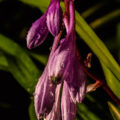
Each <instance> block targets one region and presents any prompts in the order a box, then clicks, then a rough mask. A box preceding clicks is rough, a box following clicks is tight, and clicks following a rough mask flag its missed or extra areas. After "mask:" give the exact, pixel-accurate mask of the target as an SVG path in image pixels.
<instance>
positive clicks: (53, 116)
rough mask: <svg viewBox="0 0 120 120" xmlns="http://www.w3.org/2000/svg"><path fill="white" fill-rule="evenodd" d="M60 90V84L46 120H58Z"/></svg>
mask: <svg viewBox="0 0 120 120" xmlns="http://www.w3.org/2000/svg"><path fill="white" fill-rule="evenodd" d="M60 89H61V84H58V85H57V88H56V92H55V103H54V105H53V108H52V110H51V112H50V113H49V115H48V116H47V117H46V120H60Z"/></svg>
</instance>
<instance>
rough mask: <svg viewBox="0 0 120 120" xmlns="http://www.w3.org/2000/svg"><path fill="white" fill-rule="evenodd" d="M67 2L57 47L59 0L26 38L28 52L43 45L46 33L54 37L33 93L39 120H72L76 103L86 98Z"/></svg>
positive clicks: (71, 4) (71, 12) (71, 3)
mask: <svg viewBox="0 0 120 120" xmlns="http://www.w3.org/2000/svg"><path fill="white" fill-rule="evenodd" d="M68 1H69V20H63V21H64V24H65V27H66V36H65V38H63V39H62V40H60V45H59V46H58V47H55V46H57V45H56V44H57V42H56V41H58V38H59V37H57V36H58V35H59V32H60V30H61V27H60V26H61V22H62V10H61V8H60V0H51V3H50V5H49V7H48V9H47V11H46V12H45V13H44V15H43V16H42V17H40V18H39V19H38V20H37V21H35V22H34V23H33V25H32V27H31V28H30V30H29V32H28V35H27V46H28V48H29V49H31V48H35V47H37V46H39V45H40V44H41V43H43V42H44V40H45V39H46V37H47V35H48V33H49V32H50V33H51V34H52V35H53V36H54V37H55V39H54V42H53V47H52V51H51V54H50V56H49V59H48V63H47V65H46V67H45V69H44V72H43V74H42V75H41V77H40V79H39V81H38V83H37V85H36V88H35V92H34V106H35V112H36V116H37V119H38V120H40V119H45V120H60V119H62V120H74V119H75V116H76V102H82V100H83V98H84V96H85V92H86V85H85V74H84V71H83V67H82V65H81V63H80V62H79V60H78V57H77V55H76V40H75V11H74V1H73V0H68ZM63 19H64V18H63ZM66 21H67V23H66ZM60 109H61V110H60Z"/></svg>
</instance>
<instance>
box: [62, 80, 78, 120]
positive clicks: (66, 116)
mask: <svg viewBox="0 0 120 120" xmlns="http://www.w3.org/2000/svg"><path fill="white" fill-rule="evenodd" d="M61 111H62V120H75V116H76V104H75V103H74V102H73V100H72V99H71V96H70V93H69V88H68V85H67V83H66V81H64V85H63V92H62V100H61Z"/></svg>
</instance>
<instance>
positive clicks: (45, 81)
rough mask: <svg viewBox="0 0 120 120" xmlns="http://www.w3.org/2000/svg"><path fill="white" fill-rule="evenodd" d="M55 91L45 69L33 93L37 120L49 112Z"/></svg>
mask: <svg viewBox="0 0 120 120" xmlns="http://www.w3.org/2000/svg"><path fill="white" fill-rule="evenodd" d="M55 89H56V86H55V85H53V84H52V83H51V81H50V80H49V78H48V75H47V67H46V68H45V70H44V72H43V74H42V76H41V77H40V79H39V81H38V83H37V86H36V88H35V93H34V106H35V112H36V115H37V118H38V120H39V119H40V118H44V117H45V116H46V115H48V114H49V112H50V111H51V109H52V107H53V104H54V101H55Z"/></svg>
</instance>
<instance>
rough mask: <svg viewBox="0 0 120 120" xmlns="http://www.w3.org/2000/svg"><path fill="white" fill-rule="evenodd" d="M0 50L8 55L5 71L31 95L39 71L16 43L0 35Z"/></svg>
mask: <svg viewBox="0 0 120 120" xmlns="http://www.w3.org/2000/svg"><path fill="white" fill-rule="evenodd" d="M0 49H1V50H2V51H4V52H5V53H6V54H8V55H9V57H8V58H7V61H8V67H7V68H6V69H8V71H10V72H11V73H12V75H13V76H14V77H15V78H16V80H17V81H18V82H19V83H20V84H21V85H22V86H23V88H25V89H26V90H27V91H28V92H29V93H32V92H33V91H34V86H35V84H36V82H37V81H38V78H39V76H40V71H39V70H38V69H37V67H36V65H35V64H34V63H33V62H32V60H31V58H30V57H29V55H28V54H27V53H26V52H25V51H24V50H23V49H22V48H21V47H20V46H19V45H18V44H17V43H15V42H13V41H12V40H11V39H9V38H7V37H5V36H3V35H0ZM10 56H11V58H10Z"/></svg>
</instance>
